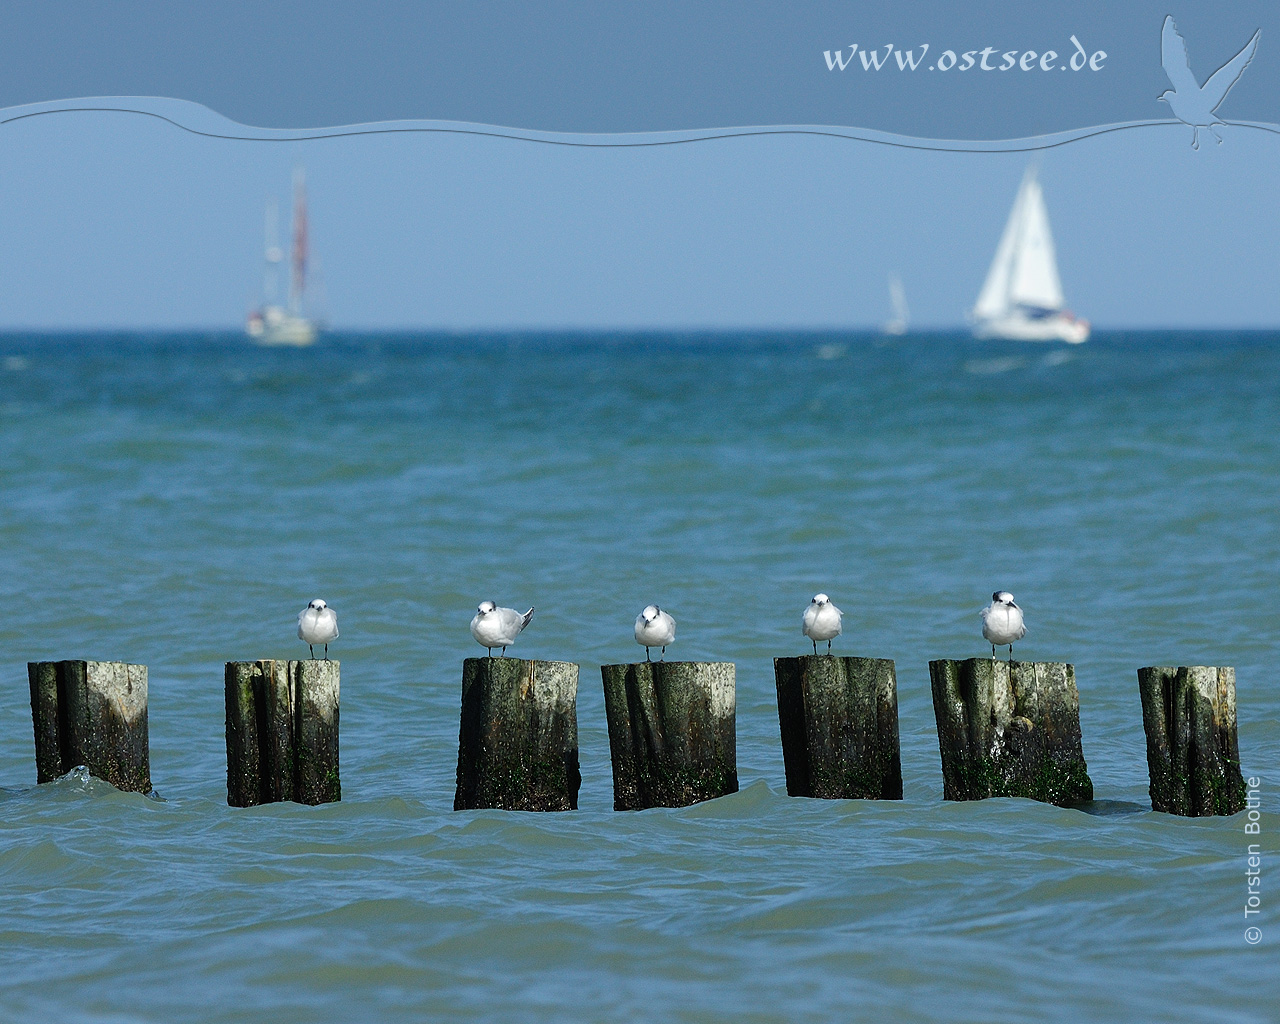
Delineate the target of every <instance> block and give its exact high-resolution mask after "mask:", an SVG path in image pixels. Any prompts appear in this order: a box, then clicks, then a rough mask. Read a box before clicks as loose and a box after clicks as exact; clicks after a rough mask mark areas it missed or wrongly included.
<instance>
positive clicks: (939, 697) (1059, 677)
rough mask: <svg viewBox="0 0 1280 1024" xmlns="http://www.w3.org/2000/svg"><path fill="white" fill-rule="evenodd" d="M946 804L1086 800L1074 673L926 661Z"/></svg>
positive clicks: (1058, 666)
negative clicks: (1003, 799) (1004, 799)
mask: <svg viewBox="0 0 1280 1024" xmlns="http://www.w3.org/2000/svg"><path fill="white" fill-rule="evenodd" d="M929 678H930V680H931V682H932V684H933V712H934V715H935V717H936V718H937V721H938V747H939V749H940V750H941V752H942V780H943V789H942V795H943V797H944V798H945V799H947V800H982V799H985V798H986V797H991V796H1021V797H1026V798H1028V799H1030V800H1042V801H1044V802H1046V803H1051V804H1057V805H1058V806H1060V807H1069V806H1071V805H1073V804H1079V803H1083V802H1084V801H1086V800H1092V799H1093V782H1092V781H1091V780H1090V778H1089V771H1088V766H1087V765H1086V764H1085V762H1084V751H1083V750H1082V749H1081V746H1080V693H1079V691H1078V690H1077V689H1076V673H1075V669H1074V668H1073V667H1072V666H1071V665H1067V664H1063V663H1062V662H1030V661H1015V662H1013V664H1012V665H1010V664H1008V663H1006V662H1003V661H995V660H992V659H990V658H970V659H969V660H968V661H931V662H929Z"/></svg>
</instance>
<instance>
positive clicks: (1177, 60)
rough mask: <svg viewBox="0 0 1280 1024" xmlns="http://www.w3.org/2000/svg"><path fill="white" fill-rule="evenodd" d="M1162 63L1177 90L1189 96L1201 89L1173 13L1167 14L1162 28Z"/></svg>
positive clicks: (1170, 81)
mask: <svg viewBox="0 0 1280 1024" xmlns="http://www.w3.org/2000/svg"><path fill="white" fill-rule="evenodd" d="M1160 63H1161V65H1163V67H1164V73H1165V74H1166V75H1168V76H1169V84H1170V85H1172V86H1173V88H1174V90H1175V91H1176V92H1178V93H1181V94H1182V95H1183V96H1186V97H1188V98H1189V97H1191V96H1193V95H1195V94H1196V93H1198V92H1199V91H1200V83H1199V82H1197V81H1196V76H1195V75H1193V74H1192V73H1191V62H1190V61H1189V60H1188V59H1187V44H1186V43H1185V42H1184V41H1183V39H1182V36H1181V35H1179V34H1178V28H1177V26H1176V25H1174V23H1173V15H1172V14H1166V15H1165V18H1164V28H1162V29H1161V30H1160Z"/></svg>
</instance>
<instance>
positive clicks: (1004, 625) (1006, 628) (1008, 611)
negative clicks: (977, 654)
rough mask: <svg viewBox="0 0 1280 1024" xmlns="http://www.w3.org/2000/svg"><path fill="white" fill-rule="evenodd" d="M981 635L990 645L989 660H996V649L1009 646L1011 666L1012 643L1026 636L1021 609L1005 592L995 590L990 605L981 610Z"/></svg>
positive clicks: (1011, 596) (1010, 595)
mask: <svg viewBox="0 0 1280 1024" xmlns="http://www.w3.org/2000/svg"><path fill="white" fill-rule="evenodd" d="M982 635H983V636H984V637H986V638H987V640H988V641H989V642H990V643H991V660H992V661H995V660H996V648H997V647H1003V646H1004V645H1005V644H1008V645H1009V664H1011V665H1012V664H1013V642H1014V641H1015V640H1021V639H1022V638H1023V637H1024V636H1026V635H1027V627H1026V626H1025V625H1024V624H1023V621H1022V609H1021V608H1019V607H1018V606H1017V605H1016V604H1014V603H1013V595H1012V594H1011V593H1009V591H1007V590H997V591H996V592H995V593H994V594H992V595H991V603H990V604H989V605H987V606H986V607H985V608H983V609H982Z"/></svg>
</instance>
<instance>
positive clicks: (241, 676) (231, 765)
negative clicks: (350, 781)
mask: <svg viewBox="0 0 1280 1024" xmlns="http://www.w3.org/2000/svg"><path fill="white" fill-rule="evenodd" d="M340 668H341V666H340V663H339V662H336V661H318V660H311V659H308V660H305V661H275V660H263V661H229V662H227V665H226V673H225V686H226V708H227V803H228V804H230V805H231V806H232V807H253V806H255V805H257V804H268V803H275V802H278V801H281V800H293V801H296V802H297V803H300V804H324V803H332V802H333V801H335V800H341V799H342V782H341V779H340V777H339V771H338V694H339V674H340Z"/></svg>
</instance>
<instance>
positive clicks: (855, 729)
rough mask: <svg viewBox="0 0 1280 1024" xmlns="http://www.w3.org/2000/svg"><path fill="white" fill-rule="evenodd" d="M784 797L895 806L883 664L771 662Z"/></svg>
mask: <svg viewBox="0 0 1280 1024" xmlns="http://www.w3.org/2000/svg"><path fill="white" fill-rule="evenodd" d="M773 672H774V679H775V682H776V684H777V689H778V724H779V728H780V729H781V732H782V757H783V763H784V765H785V767H786V773H787V793H788V794H789V795H791V796H810V797H820V798H823V799H829V800H840V799H846V800H901V799H902V758H901V754H900V751H899V746H898V693H897V677H896V675H895V672H894V664H893V662H892V661H890V660H888V659H885V658H848V657H836V656H833V655H830V654H818V655H813V654H805V655H803V656H801V657H798V658H774V659H773Z"/></svg>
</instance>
